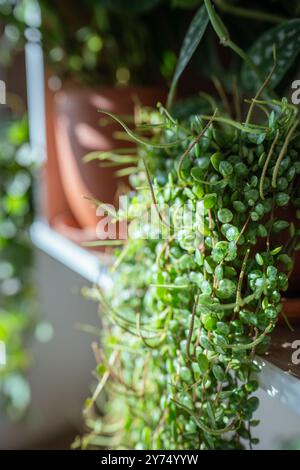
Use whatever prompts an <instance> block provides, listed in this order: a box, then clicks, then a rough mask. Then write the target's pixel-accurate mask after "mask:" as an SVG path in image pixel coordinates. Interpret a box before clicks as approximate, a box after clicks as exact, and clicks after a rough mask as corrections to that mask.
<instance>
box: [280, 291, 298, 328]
mask: <svg viewBox="0 0 300 470" xmlns="http://www.w3.org/2000/svg"><path fill="white" fill-rule="evenodd" d="M282 305H283V308H282V311H283V312H284V314H285V315H286V316H287V317H288V319H289V321H290V322H291V324H292V325H293V324H295V323H299V322H300V297H298V298H288V297H287V298H284V299H283V301H282ZM279 323H280V324H283V323H285V320H284V318H283V316H282V315H279Z"/></svg>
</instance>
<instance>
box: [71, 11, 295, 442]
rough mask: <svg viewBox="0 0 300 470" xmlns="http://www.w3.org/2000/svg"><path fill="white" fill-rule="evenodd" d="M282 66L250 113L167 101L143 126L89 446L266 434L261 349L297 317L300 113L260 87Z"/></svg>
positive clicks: (108, 308)
mask: <svg viewBox="0 0 300 470" xmlns="http://www.w3.org/2000/svg"><path fill="white" fill-rule="evenodd" d="M205 3H207V4H209V3H210V2H205ZM209 6H211V5H209ZM208 11H209V12H210V14H211V13H212V11H213V10H208ZM216 25H217V28H218V27H219V23H218V22H217V23H216ZM249 64H251V60H250V62H248V65H249ZM273 68H275V67H273ZM271 73H272V70H271V72H270V73H269V76H268V77H267V78H266V79H265V82H264V84H263V85H262V84H261V86H260V89H259V90H258V92H257V94H256V96H255V99H253V100H251V103H250V106H249V110H248V112H247V116H246V118H245V119H233V118H232V116H231V115H229V114H228V113H227V112H225V111H224V110H223V108H222V106H219V107H218V109H217V107H216V106H215V105H214V101H213V100H209V103H210V104H211V106H212V109H211V112H210V113H209V114H203V113H202V112H201V110H200V109H199V112H198V113H196V114H193V115H190V116H188V117H186V118H183V119H180V120H179V119H176V115H175V114H174V115H173V114H172V109H171V111H167V110H165V109H164V108H162V107H161V108H160V109H159V111H158V112H154V113H153V114H151V115H150V116H149V117H148V119H146V121H147V122H146V124H145V122H144V123H142V125H139V126H138V127H137V130H136V133H134V132H133V131H130V136H131V138H133V139H136V140H138V146H137V149H133V150H131V152H130V155H127V156H125V154H124V151H122V153H121V154H120V155H119V157H120V160H119V161H120V162H122V161H123V162H126V161H130V162H131V163H130V164H131V168H132V164H133V163H132V162H134V165H135V168H134V169H132V170H131V171H132V174H131V175H130V182H131V185H132V188H133V189H132V191H131V192H130V193H129V196H128V197H129V205H128V210H127V215H128V217H127V219H128V221H129V222H128V233H129V236H128V239H127V240H124V241H122V240H121V241H120V244H123V245H124V246H123V247H122V249H118V250H117V251H116V252H115V254H116V261H115V264H114V266H113V268H112V274H111V275H112V280H113V282H112V287H111V288H110V289H108V290H107V291H103V290H102V289H101V288H99V287H95V289H93V291H92V295H93V296H94V297H95V298H97V299H98V300H99V302H100V305H101V313H102V315H104V319H103V323H104V325H103V329H102V333H101V338H100V345H101V346H100V347H98V346H97V345H96V344H94V350H95V357H96V359H97V362H98V365H97V368H96V370H95V376H96V378H97V379H98V385H97V387H96V389H95V391H94V394H93V396H92V397H91V398H90V399H88V400H87V402H86V407H85V418H86V425H87V428H88V429H89V431H90V432H89V433H87V434H86V436H84V437H83V438H81V439H80V441H78V442H77V443H76V444H75V445H79V444H80V445H82V446H83V447H85V448H86V447H92V448H97V447H108V448H124V449H126V448H129V449H181V450H182V449H184V450H186V449H240V448H244V447H245V446H247V445H249V446H250V448H251V447H252V446H253V445H255V444H257V439H256V437H255V433H254V430H255V426H257V424H258V421H256V420H255V419H254V412H255V411H256V409H257V407H258V406H259V400H258V398H257V397H256V396H255V392H256V390H257V388H258V381H257V375H258V374H259V372H260V366H259V362H258V361H257V355H259V354H262V353H264V352H265V351H266V350H267V349H268V346H269V343H270V334H271V332H272V330H273V329H274V327H275V325H276V322H277V320H278V316H279V315H281V314H283V313H282V296H283V294H284V292H285V291H286V290H287V289H288V285H289V276H290V274H291V272H292V269H293V263H294V253H295V251H296V250H297V249H298V248H299V247H300V246H299V235H300V225H299V222H298V219H297V217H298V218H299V207H300V186H299V174H300V162H299V150H300V136H299V121H298V112H297V109H296V108H295V107H293V106H291V105H290V104H289V103H288V102H287V100H285V99H279V100H277V99H268V98H266V99H262V98H261V97H260V96H259V95H260V94H262V93H263V92H264V90H266V89H267V88H268V85H269V82H270V78H271ZM173 91H174V90H173ZM173 91H172V92H173ZM254 108H255V111H257V110H258V111H260V113H259V114H255V113H254ZM112 117H113V116H112ZM125 129H126V127H125ZM145 131H146V137H145V133H144V132H145ZM117 157H118V154H114V160H118V158H117ZM128 157H130V158H128ZM100 158H106V157H105V156H103V155H100ZM124 159H125V160H124ZM151 207H154V214H155V215H156V216H155V215H154V217H152V218H150V219H149V218H148V217H147V216H146V214H147V213H148V212H149V209H150V208H151ZM182 207H184V208H186V207H187V208H188V209H189V211H188V214H189V215H190V214H192V216H191V217H187V218H185V215H183V216H182V217H180V214H181V213H182V212H181V208H182ZM124 212H125V211H124V208H122V207H121V208H120V210H119V212H118V214H117V215H116V219H117V220H118V221H120V220H122V218H123V217H124ZM153 220H154V222H153ZM99 410H101V413H98V411H99Z"/></svg>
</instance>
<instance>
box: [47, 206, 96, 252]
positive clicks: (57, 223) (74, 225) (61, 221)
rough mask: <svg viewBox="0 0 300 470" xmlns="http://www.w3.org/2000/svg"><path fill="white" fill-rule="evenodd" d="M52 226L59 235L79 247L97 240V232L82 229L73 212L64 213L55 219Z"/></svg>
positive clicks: (90, 229) (91, 229)
mask: <svg viewBox="0 0 300 470" xmlns="http://www.w3.org/2000/svg"><path fill="white" fill-rule="evenodd" d="M51 225H52V227H53V228H54V229H55V230H56V231H57V232H58V233H60V234H61V235H63V236H64V237H66V238H68V239H69V240H71V241H72V242H74V243H77V244H79V245H81V244H82V243H84V242H91V241H94V240H95V239H96V234H95V230H94V229H93V228H81V227H80V226H79V225H78V222H77V221H76V220H75V218H74V217H73V215H72V213H71V212H64V213H62V214H59V215H57V216H55V217H53V219H52V221H51Z"/></svg>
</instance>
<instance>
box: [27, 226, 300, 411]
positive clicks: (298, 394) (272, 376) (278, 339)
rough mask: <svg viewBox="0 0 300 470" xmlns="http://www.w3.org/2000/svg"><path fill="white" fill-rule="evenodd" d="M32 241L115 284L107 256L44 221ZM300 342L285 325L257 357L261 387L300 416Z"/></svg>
mask: <svg viewBox="0 0 300 470" xmlns="http://www.w3.org/2000/svg"><path fill="white" fill-rule="evenodd" d="M31 238H32V241H33V243H34V245H35V246H37V247H38V248H39V249H40V250H42V251H43V252H45V253H46V254H48V255H49V256H51V257H52V258H54V259H56V260H57V261H59V262H60V263H62V264H63V265H65V266H66V267H68V268H69V269H71V270H73V271H74V272H76V273H78V274H79V275H80V276H82V277H83V278H85V279H86V280H87V281H89V282H91V283H94V284H100V285H101V286H102V287H103V288H106V287H108V286H110V285H111V279H110V277H109V275H108V270H107V265H108V263H107V257H105V256H104V255H103V254H98V253H95V252H90V251H88V250H87V249H84V248H83V247H81V246H79V245H76V244H75V243H73V242H71V241H69V240H67V239H65V238H64V237H63V236H62V235H60V234H58V233H57V232H56V231H55V230H53V229H52V228H51V227H49V225H47V224H46V223H45V222H43V221H37V222H35V223H34V224H33V225H32V228H31ZM297 339H299V340H300V325H296V326H295V331H294V332H291V331H290V330H289V329H288V328H287V326H285V325H279V326H278V327H277V328H276V330H275V331H274V332H273V334H272V342H271V347H270V350H269V352H268V353H267V354H266V355H264V356H263V357H257V362H259V363H260V365H261V366H262V372H261V373H260V374H259V377H258V379H259V383H260V386H261V388H262V389H263V390H265V391H266V392H267V394H268V395H269V396H270V397H272V398H274V399H278V400H280V401H281V402H282V403H283V404H284V405H286V406H288V407H289V408H290V409H292V410H293V411H294V412H295V413H297V414H299V415H300V364H299V365H295V364H293V363H292V354H293V352H295V350H294V349H292V347H291V344H292V343H293V341H294V340H297ZM299 357H300V354H299Z"/></svg>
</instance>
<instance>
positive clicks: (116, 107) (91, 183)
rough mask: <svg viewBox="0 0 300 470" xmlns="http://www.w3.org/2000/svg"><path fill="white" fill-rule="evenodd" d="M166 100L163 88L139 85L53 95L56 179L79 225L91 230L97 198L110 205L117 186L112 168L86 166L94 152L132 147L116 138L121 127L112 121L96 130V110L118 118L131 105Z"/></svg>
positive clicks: (96, 165) (96, 163) (94, 162)
mask: <svg viewBox="0 0 300 470" xmlns="http://www.w3.org/2000/svg"><path fill="white" fill-rule="evenodd" d="M163 99H164V92H163V91H162V90H160V89H159V90H157V89H151V88H142V87H122V88H102V89H99V90H93V89H71V88H70V89H68V90H64V91H60V92H58V93H56V95H55V99H54V116H53V117H54V126H55V139H54V140H55V143H56V150H57V161H58V166H59V175H60V178H61V182H62V187H63V191H64V195H65V197H66V200H67V203H68V206H69V208H70V210H71V212H72V214H73V216H74V218H75V219H76V220H77V221H78V223H79V226H80V227H95V226H96V224H97V222H99V217H98V216H97V215H96V208H95V205H94V204H92V203H91V201H89V200H88V199H90V198H96V199H98V200H100V201H103V202H105V203H109V204H114V203H115V202H116V201H115V196H116V193H117V188H118V178H116V176H115V172H116V168H104V167H100V165H99V162H98V161H93V162H91V163H84V162H83V157H84V156H85V155H86V154H87V153H89V152H92V151H95V150H101V151H109V150H113V149H116V148H120V147H128V146H130V145H133V144H131V143H128V141H120V140H116V139H115V138H114V132H115V131H116V130H118V131H121V130H122V129H121V127H120V126H119V125H118V124H116V123H115V122H113V121H111V122H109V124H108V125H106V126H104V127H103V126H100V125H99V121H100V118H101V117H103V116H101V114H100V113H99V109H103V110H106V111H110V112H112V113H115V114H117V115H119V116H124V115H132V113H133V111H134V102H135V100H138V101H139V102H140V103H142V104H143V105H146V106H155V105H156V103H157V102H158V101H162V100H163Z"/></svg>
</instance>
